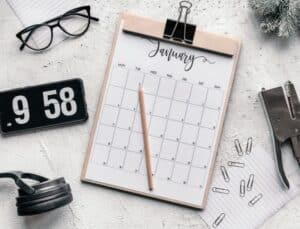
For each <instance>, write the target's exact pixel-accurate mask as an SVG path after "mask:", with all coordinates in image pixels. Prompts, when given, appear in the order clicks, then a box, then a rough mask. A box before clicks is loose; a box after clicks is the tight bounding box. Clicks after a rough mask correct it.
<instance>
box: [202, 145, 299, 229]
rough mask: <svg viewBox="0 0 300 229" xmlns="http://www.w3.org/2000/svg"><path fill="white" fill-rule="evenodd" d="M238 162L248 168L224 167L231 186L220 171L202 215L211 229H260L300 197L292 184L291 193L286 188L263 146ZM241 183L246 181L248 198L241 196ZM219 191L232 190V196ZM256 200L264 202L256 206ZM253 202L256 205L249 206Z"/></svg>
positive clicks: (269, 153) (216, 175)
mask: <svg viewBox="0 0 300 229" xmlns="http://www.w3.org/2000/svg"><path fill="white" fill-rule="evenodd" d="M236 162H240V163H244V165H245V167H244V168H239V167H229V166H228V164H224V165H223V166H224V167H225V168H226V170H227V172H228V176H229V181H228V182H226V181H225V180H224V178H223V176H222V172H221V168H220V167H217V168H216V172H215V177H214V180H213V182H212V186H211V189H210V192H209V197H208V204H207V207H206V209H205V210H204V211H202V212H201V213H200V216H201V217H202V218H203V219H204V221H205V222H206V223H207V224H208V225H209V226H210V227H211V228H218V229H240V228H243V229H248V228H249V229H253V228H257V227H259V226H260V225H262V224H263V223H264V222H265V221H266V220H267V219H268V218H269V217H271V216H272V215H274V214H275V213H276V212H277V211H278V210H279V209H280V208H282V207H283V206H284V205H285V204H286V203H287V202H288V201H290V200H291V199H292V198H293V197H295V196H296V195H297V194H298V193H299V186H296V185H292V182H291V187H290V190H288V191H287V190H284V189H283V188H282V186H281V183H280V180H279V177H278V174H277V170H276V167H275V162H274V159H273V155H272V153H271V152H266V151H265V150H264V149H263V148H261V147H259V146H258V147H254V148H253V150H252V153H251V154H250V155H245V154H244V155H243V156H242V157H240V160H237V161H236ZM251 174H253V177H254V179H253V188H252V190H251V191H248V190H247V183H248V180H249V177H250V175H251ZM241 180H244V181H245V196H244V197H241V193H240V192H241V190H240V188H241V187H240V186H241ZM216 188H222V189H226V190H229V193H227V194H224V193H220V192H217V191H216ZM242 189H243V188H242ZM217 190H218V189H217ZM242 191H243V190H242ZM255 197H257V199H259V198H260V199H259V200H257V199H256V200H257V202H256V203H254V202H255V200H254V198H255ZM251 200H253V201H252V202H251V203H254V204H251V203H250V204H249V202H250V201H251Z"/></svg>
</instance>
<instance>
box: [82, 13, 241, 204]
mask: <svg viewBox="0 0 300 229" xmlns="http://www.w3.org/2000/svg"><path fill="white" fill-rule="evenodd" d="M120 29H122V31H123V32H126V33H130V34H133V35H137V36H145V37H149V38H154V39H158V40H162V41H166V42H171V43H174V44H176V45H182V46H186V47H191V48H194V49H201V50H206V51H209V52H213V53H218V54H221V55H226V56H231V57H232V58H233V65H232V69H231V76H230V86H229V90H228V92H227V93H226V94H225V104H226V106H225V110H226V107H227V104H228V101H229V96H230V91H231V87H232V84H233V79H234V76H235V72H236V68H237V63H238V58H239V53H240V48H241V43H240V41H239V40H236V39H232V38H228V37H226V36H223V35H216V34H213V33H208V32H205V31H202V30H199V29H198V30H196V31H195V34H194V36H193V42H192V44H189V43H185V42H181V41H178V40H172V39H166V38H164V37H163V35H164V32H165V23H164V22H159V21H156V20H152V19H149V18H145V17H141V16H136V15H132V14H129V13H123V14H122V15H121V16H120V19H119V22H118V24H117V28H116V33H115V36H114V40H113V45H112V50H111V54H110V57H109V60H108V64H107V68H106V71H105V76H104V82H103V85H102V89H101V93H100V98H99V104H98V109H97V112H96V115H95V119H94V125H93V127H92V130H91V133H90V140H89V144H88V148H87V154H86V157H85V160H84V165H83V169H82V174H81V180H82V181H83V182H89V183H94V184H98V185H103V186H107V187H111V188H116V189H119V190H123V191H127V192H132V193H135V194H140V195H144V196H148V197H153V196H152V195H151V194H145V193H141V192H138V191H136V190H132V189H126V188H123V187H119V186H115V185H110V184H107V183H102V182H97V181H95V180H91V179H88V178H87V177H86V173H87V167H88V164H89V160H90V157H91V150H92V147H93V139H94V137H95V135H96V129H97V121H98V119H99V118H100V112H101V107H102V106H103V100H104V96H105V89H106V85H107V83H108V78H109V72H110V69H111V67H112V66H111V64H112V59H113V56H114V52H115V45H116V41H117V38H118V33H119V30H120ZM225 113H226V112H225V111H224V112H223V113H222V115H221V117H220V119H221V123H222V124H221V126H223V123H224V118H225ZM221 129H222V127H221ZM221 132H222V131H219V133H218V134H217V136H216V138H215V141H214V144H213V145H214V148H213V149H214V150H213V152H212V154H213V159H212V161H213V162H214V161H215V158H216V155H217V149H218V144H219V141H220V137H221ZM213 168H214V164H212V165H211V166H210V169H209V178H208V182H207V184H206V185H207V188H206V190H205V194H204V196H205V197H204V201H203V203H201V204H197V203H194V204H191V203H186V202H179V201H176V200H174V199H172V198H161V197H157V196H156V197H154V198H157V199H161V200H165V201H169V202H173V203H176V204H181V205H186V206H190V207H193V208H198V209H203V208H204V207H205V205H206V201H207V195H208V191H209V186H210V183H211V179H212V174H213Z"/></svg>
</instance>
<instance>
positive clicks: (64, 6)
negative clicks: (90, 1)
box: [6, 0, 81, 46]
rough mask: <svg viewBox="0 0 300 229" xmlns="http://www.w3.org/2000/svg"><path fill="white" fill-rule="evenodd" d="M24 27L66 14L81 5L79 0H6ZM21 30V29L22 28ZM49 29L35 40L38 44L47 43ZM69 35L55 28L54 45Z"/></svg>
mask: <svg viewBox="0 0 300 229" xmlns="http://www.w3.org/2000/svg"><path fill="white" fill-rule="evenodd" d="M6 1H7V3H8V4H9V5H10V7H11V8H12V10H13V11H14V13H15V14H16V16H17V17H18V18H19V20H20V21H21V23H22V24H23V26H24V28H25V27H28V26H31V25H34V24H39V23H42V22H45V21H47V20H49V19H52V18H54V17H57V16H59V15H62V14H64V13H65V12H66V11H68V10H71V9H73V8H75V7H78V6H80V5H81V4H80V2H79V0H63V1H61V0H6ZM20 30H21V29H20ZM48 35H49V34H48V31H43V32H42V34H41V35H40V36H39V37H38V38H37V40H36V41H35V42H36V44H37V46H40V44H43V43H45V39H48ZM66 38H67V36H66V35H65V34H63V33H62V32H61V31H59V30H57V29H55V30H54V39H53V43H52V45H56V44H58V43H60V42H61V41H63V40H64V39H66Z"/></svg>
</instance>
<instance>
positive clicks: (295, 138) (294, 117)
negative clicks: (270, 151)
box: [260, 81, 300, 188]
mask: <svg viewBox="0 0 300 229" xmlns="http://www.w3.org/2000/svg"><path fill="white" fill-rule="evenodd" d="M260 98H261V101H262V104H263V107H264V110H265V114H266V117H267V119H268V122H269V126H270V129H271V134H272V138H273V144H274V152H275V156H276V161H277V166H278V171H279V174H280V178H281V180H282V183H283V184H284V186H285V187H287V188H289V187H290V185H289V181H288V179H287V177H286V175H285V172H284V168H283V164H282V152H281V145H282V144H283V143H289V144H291V146H292V147H291V148H292V151H293V153H294V156H295V158H296V160H297V162H298V164H299V165H300V103H299V100H298V96H297V93H296V90H295V87H294V85H293V84H292V83H291V82H290V81H288V82H286V83H285V85H284V88H283V87H276V88H272V89H269V90H265V89H264V88H263V89H262V91H261V92H260Z"/></svg>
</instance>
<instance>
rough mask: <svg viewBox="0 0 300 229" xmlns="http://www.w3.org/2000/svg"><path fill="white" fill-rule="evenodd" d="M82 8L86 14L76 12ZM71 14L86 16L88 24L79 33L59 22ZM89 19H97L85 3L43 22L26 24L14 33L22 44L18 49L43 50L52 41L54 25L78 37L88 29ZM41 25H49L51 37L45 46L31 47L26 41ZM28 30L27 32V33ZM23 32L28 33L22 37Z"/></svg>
mask: <svg viewBox="0 0 300 229" xmlns="http://www.w3.org/2000/svg"><path fill="white" fill-rule="evenodd" d="M82 10H86V11H87V15H84V14H79V13H78V12H79V11H82ZM72 15H79V16H82V17H87V18H88V24H87V26H86V28H85V29H84V31H82V32H81V33H78V34H71V33H69V32H68V31H67V30H66V29H65V28H64V27H63V26H62V25H61V24H60V22H61V21H62V20H63V19H64V18H65V17H68V16H72ZM91 20H94V21H99V19H98V18H96V17H93V16H91V7H90V6H89V5H86V6H80V7H77V8H74V9H71V10H69V11H67V12H66V13H64V14H62V15H60V16H58V17H55V18H53V19H50V20H48V21H45V22H43V23H40V24H35V25H31V26H28V27H26V28H24V29H23V30H21V31H20V32H18V33H17V34H16V37H17V38H18V39H20V41H21V42H22V45H21V46H20V50H21V51H22V50H23V49H24V48H25V46H26V47H28V48H30V49H32V50H35V51H43V50H45V49H47V48H49V47H50V46H51V44H52V42H53V29H54V28H55V27H59V28H60V29H61V30H62V31H63V32H64V33H66V34H68V35H69V36H72V37H80V36H82V35H83V34H85V33H86V32H87V30H88V29H89V27H90V23H91ZM55 21H57V23H56V24H53V25H52V24H49V23H52V22H55ZM42 26H47V27H49V29H50V32H51V38H50V42H49V44H48V45H47V46H46V47H43V48H40V49H39V48H34V47H31V46H30V45H28V44H27V41H28V40H29V38H30V36H31V35H32V33H33V32H34V31H35V30H36V29H38V28H40V27H42ZM28 32H29V33H28ZM24 33H28V35H27V37H26V38H25V39H24V38H23V37H22V35H23V34H24Z"/></svg>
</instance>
